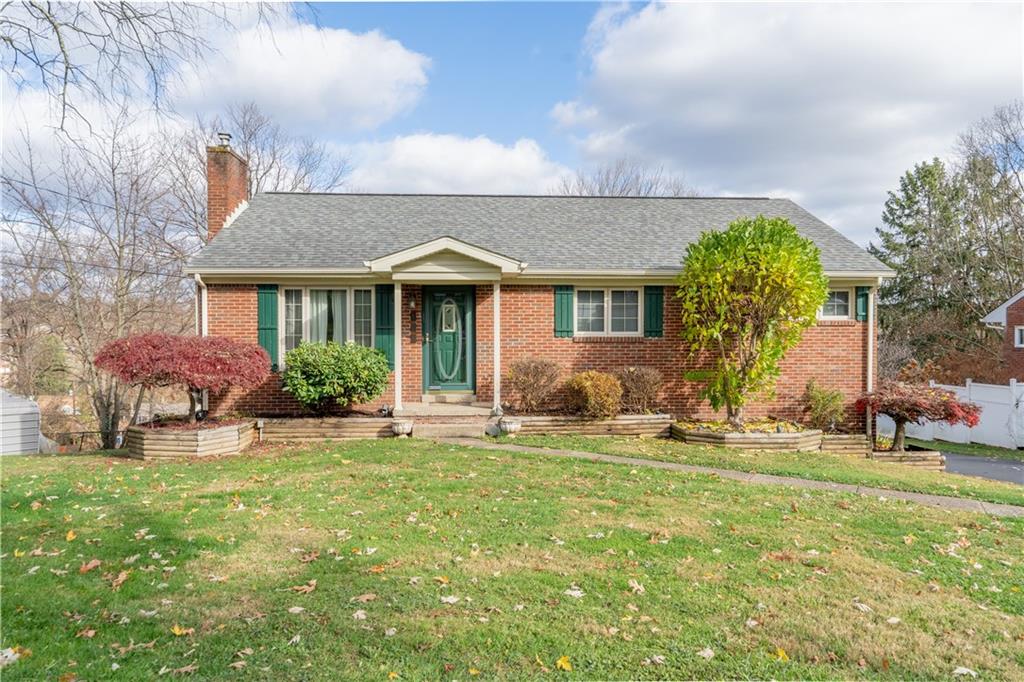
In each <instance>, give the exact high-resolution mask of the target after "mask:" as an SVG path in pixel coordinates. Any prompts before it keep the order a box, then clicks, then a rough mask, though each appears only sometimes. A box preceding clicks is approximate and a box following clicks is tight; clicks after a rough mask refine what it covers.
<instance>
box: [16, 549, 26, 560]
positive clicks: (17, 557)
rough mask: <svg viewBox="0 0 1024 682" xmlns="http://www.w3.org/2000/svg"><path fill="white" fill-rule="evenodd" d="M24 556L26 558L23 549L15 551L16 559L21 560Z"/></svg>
mask: <svg viewBox="0 0 1024 682" xmlns="http://www.w3.org/2000/svg"><path fill="white" fill-rule="evenodd" d="M23 556H25V550H23V549H16V550H14V558H15V559H20V558H21V557H23Z"/></svg>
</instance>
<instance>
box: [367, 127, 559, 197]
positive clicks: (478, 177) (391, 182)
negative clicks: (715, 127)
mask: <svg viewBox="0 0 1024 682" xmlns="http://www.w3.org/2000/svg"><path fill="white" fill-rule="evenodd" d="M350 151H351V154H352V161H353V166H354V167H355V170H354V171H353V174H352V178H351V182H350V186H351V187H352V188H353V189H354V190H356V191H366V192H424V193H446V192H450V193H477V194H538V193H540V194H543V193H546V192H548V191H550V190H551V188H552V187H554V186H555V184H556V183H557V181H558V179H559V178H560V177H561V176H562V175H563V174H565V173H566V172H568V170H567V169H566V168H565V167H564V166H561V165H559V164H557V163H555V162H554V161H552V160H551V159H549V158H548V157H547V155H546V154H545V153H544V150H543V149H541V147H540V145H538V144H537V143H536V142H535V141H533V140H530V139H521V140H517V141H516V142H515V143H514V144H512V145H503V144H501V143H499V142H495V141H494V140H491V139H490V138H487V137H484V136H480V137H473V138H468V137H462V136H459V135H438V134H430V133H422V134H415V135H404V136H399V137H395V138H393V139H390V140H387V141H382V142H374V143H365V144H360V145H356V146H355V147H354V148H352V149H351V150H350Z"/></svg>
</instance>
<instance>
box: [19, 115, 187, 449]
mask: <svg viewBox="0 0 1024 682" xmlns="http://www.w3.org/2000/svg"><path fill="white" fill-rule="evenodd" d="M110 130H111V132H110V133H107V134H103V135H101V136H97V137H94V138H93V139H92V140H91V142H90V143H89V144H88V145H87V146H83V145H82V144H79V143H72V142H70V141H61V142H58V147H57V148H58V150H59V160H57V162H56V163H52V162H51V163H46V162H44V161H43V160H41V159H38V158H36V157H35V156H34V155H33V151H32V145H31V142H30V140H29V139H27V138H26V140H25V143H24V144H23V145H22V150H23V151H22V152H20V153H17V154H16V155H12V156H13V158H8V164H7V168H5V173H4V177H3V194H4V222H3V231H4V236H5V241H7V242H9V243H11V244H13V245H14V248H13V249H9V250H8V249H5V258H4V270H5V277H7V278H8V281H19V280H20V281H21V282H24V283H26V284H30V285H31V286H24V285H23V286H21V287H20V289H15V290H13V291H8V290H7V287H5V289H4V296H5V298H8V299H9V298H10V297H12V296H20V297H23V300H22V303H23V304H25V305H32V306H35V307H36V308H35V310H36V311H38V312H39V313H41V316H40V318H39V319H38V323H39V324H45V325H46V327H47V328H49V329H51V330H53V332H55V333H57V334H59V336H60V337H61V339H62V340H63V343H64V345H65V347H66V349H67V351H68V353H69V354H70V356H71V362H70V363H69V364H70V365H71V367H70V368H69V369H70V370H71V372H72V373H73V374H74V375H75V376H76V379H77V380H78V381H77V383H80V384H81V385H83V386H85V387H86V389H87V390H88V392H89V400H90V403H91V406H92V411H93V414H94V415H95V417H96V421H97V430H99V431H100V432H101V438H102V442H103V446H104V447H113V446H114V443H115V438H116V434H117V432H118V430H119V429H120V428H121V426H122V424H123V421H124V420H125V418H126V416H127V415H128V414H129V412H130V400H129V398H128V396H127V388H126V387H125V386H122V385H120V384H119V383H118V381H117V380H116V379H114V378H113V377H111V376H109V375H107V374H105V373H103V372H100V371H98V370H97V369H96V368H95V367H94V366H93V363H92V359H93V357H94V355H95V353H96V351H97V350H98V349H99V347H100V346H101V345H103V344H104V343H106V342H107V341H110V340H111V339H116V338H119V337H121V336H124V335H125V334H127V333H130V332H136V331H149V330H164V331H182V330H184V329H186V328H188V327H189V326H191V324H192V319H191V316H190V315H189V310H190V304H189V301H190V300H191V297H192V289H191V286H190V283H189V281H188V280H187V279H186V278H185V277H183V276H182V275H181V274H180V269H179V263H178V262H177V261H176V260H175V259H174V258H171V257H169V255H170V254H169V253H168V250H167V248H166V244H167V243H168V242H169V241H173V234H174V232H176V231H177V230H179V229H180V226H178V225H177V223H176V222H175V202H174V201H173V195H172V194H171V192H170V191H169V186H168V180H169V176H168V174H167V173H166V171H165V163H164V159H163V157H162V155H161V154H159V153H158V151H157V147H156V145H154V144H153V143H152V141H150V140H147V139H139V138H134V137H132V136H131V135H130V134H129V132H128V121H127V119H126V118H125V117H123V116H119V117H118V118H117V119H116V120H115V121H114V123H113V125H112V126H111V128H110ZM33 272H35V273H38V275H37V276H33ZM140 401H141V392H140V394H139V395H138V396H137V397H136V400H135V412H136V413H137V411H138V406H139V403H140Z"/></svg>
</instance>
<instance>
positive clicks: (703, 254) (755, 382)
mask: <svg viewBox="0 0 1024 682" xmlns="http://www.w3.org/2000/svg"><path fill="white" fill-rule="evenodd" d="M678 282H679V289H678V291H677V292H676V297H677V298H678V299H679V300H680V303H681V309H682V323H683V325H682V327H683V331H682V337H683V339H684V340H685V341H686V342H687V343H688V345H689V348H690V353H691V355H692V356H701V359H702V360H703V359H706V358H705V356H710V359H711V367H710V368H709V369H702V370H699V371H693V372H688V373H687V377H688V378H690V379H692V380H696V381H701V382H703V383H704V385H705V386H704V389H703V390H702V392H701V397H703V398H707V399H708V400H709V401H710V402H711V406H712V407H713V408H715V409H716V410H717V409H720V408H722V407H723V406H724V407H725V411H726V417H727V418H728V420H729V423H730V424H732V425H733V426H736V427H741V426H742V424H743V406H744V404H745V403H746V402H747V398H748V396H750V395H752V394H754V393H758V392H763V393H770V392H771V389H772V388H773V387H774V384H775V379H776V377H777V376H778V374H779V361H780V360H782V358H783V356H784V355H785V354H786V351H788V350H789V349H790V348H792V347H793V346H795V345H796V344H797V343H798V342H799V341H800V337H801V336H802V335H803V332H804V329H806V328H807V327H809V326H811V325H813V324H814V323H815V319H816V317H817V312H818V308H819V307H820V306H821V305H822V304H823V303H824V302H825V298H826V296H827V293H828V279H827V278H826V277H825V273H824V271H823V270H822V267H821V261H820V260H819V258H818V248H817V247H816V246H815V245H814V242H812V241H811V240H810V239H805V238H804V237H801V236H800V235H799V233H797V231H796V228H795V227H794V226H793V225H792V224H791V223H790V222H789V221H788V220H785V219H784V218H765V217H764V216H758V217H756V218H740V219H739V220H735V221H733V222H732V223H731V224H730V225H729V228H728V229H727V230H725V231H723V232H705V233H704V234H702V235H701V237H700V239H699V240H697V241H696V242H694V243H693V244H691V245H690V246H689V247H688V248H687V252H686V260H685V261H684V262H683V269H682V272H680V274H679V278H678Z"/></svg>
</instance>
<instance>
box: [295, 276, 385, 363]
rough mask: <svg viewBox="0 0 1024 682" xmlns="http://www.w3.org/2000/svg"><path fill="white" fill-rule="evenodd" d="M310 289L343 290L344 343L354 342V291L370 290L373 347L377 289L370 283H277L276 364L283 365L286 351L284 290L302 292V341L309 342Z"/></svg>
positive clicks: (375, 327)
mask: <svg viewBox="0 0 1024 682" xmlns="http://www.w3.org/2000/svg"><path fill="white" fill-rule="evenodd" d="M310 289H315V290H317V291H320V290H329V291H345V292H347V293H346V294H345V317H346V320H345V343H355V331H356V325H355V321H356V320H355V317H356V295H355V292H356V291H369V292H370V346H369V347H370V348H373V347H374V345H373V344H374V343H375V341H376V339H377V291H376V289H375V287H374V286H373V285H372V284H371V285H368V286H361V287H360V286H349V287H339V286H333V285H330V284H322V285H320V284H315V285H312V286H287V285H284V284H279V285H278V286H277V319H278V325H277V354H278V355H279V356H280V357H279V358H278V365H279V366H281V367H284V356H285V353H287V352H288V351H287V350H286V349H285V326H286V318H285V293H284V292H285V291H293V290H297V291H301V292H302V343H307V342H309V321H310V315H309V313H310V307H309V291H310Z"/></svg>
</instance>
